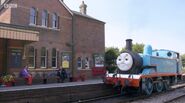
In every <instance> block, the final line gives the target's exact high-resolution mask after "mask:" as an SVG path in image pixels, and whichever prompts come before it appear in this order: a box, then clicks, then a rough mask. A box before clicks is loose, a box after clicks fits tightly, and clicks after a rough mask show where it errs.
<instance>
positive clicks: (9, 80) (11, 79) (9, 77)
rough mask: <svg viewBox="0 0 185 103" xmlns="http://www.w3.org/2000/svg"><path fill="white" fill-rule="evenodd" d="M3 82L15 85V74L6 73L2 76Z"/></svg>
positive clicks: (8, 85)
mask: <svg viewBox="0 0 185 103" xmlns="http://www.w3.org/2000/svg"><path fill="white" fill-rule="evenodd" d="M2 83H3V84H4V85H5V86H6V87H10V86H14V85H15V79H14V77H13V75H10V74H8V75H5V76H2Z"/></svg>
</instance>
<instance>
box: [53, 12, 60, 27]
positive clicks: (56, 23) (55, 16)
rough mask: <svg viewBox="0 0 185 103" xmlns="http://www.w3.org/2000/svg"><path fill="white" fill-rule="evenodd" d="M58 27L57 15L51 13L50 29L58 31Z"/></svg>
mask: <svg viewBox="0 0 185 103" xmlns="http://www.w3.org/2000/svg"><path fill="white" fill-rule="evenodd" d="M58 25H59V20H58V15H57V13H53V14H52V28H54V29H58Z"/></svg>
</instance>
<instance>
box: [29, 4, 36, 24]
mask: <svg viewBox="0 0 185 103" xmlns="http://www.w3.org/2000/svg"><path fill="white" fill-rule="evenodd" d="M29 24H30V25H36V24H37V10H36V8H34V7H32V8H30V22H29Z"/></svg>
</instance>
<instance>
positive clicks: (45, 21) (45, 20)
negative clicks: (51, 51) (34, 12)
mask: <svg viewBox="0 0 185 103" xmlns="http://www.w3.org/2000/svg"><path fill="white" fill-rule="evenodd" d="M42 26H45V27H47V26H48V12H47V11H46V10H43V11H42Z"/></svg>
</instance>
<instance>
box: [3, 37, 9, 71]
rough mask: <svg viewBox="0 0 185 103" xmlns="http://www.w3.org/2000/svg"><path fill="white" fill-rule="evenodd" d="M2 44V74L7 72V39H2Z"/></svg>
mask: <svg viewBox="0 0 185 103" xmlns="http://www.w3.org/2000/svg"><path fill="white" fill-rule="evenodd" d="M3 44H4V46H3V49H4V50H3V52H4V53H3V54H4V55H3V58H4V62H3V74H6V73H7V71H8V70H7V69H8V39H4V43H3Z"/></svg>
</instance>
